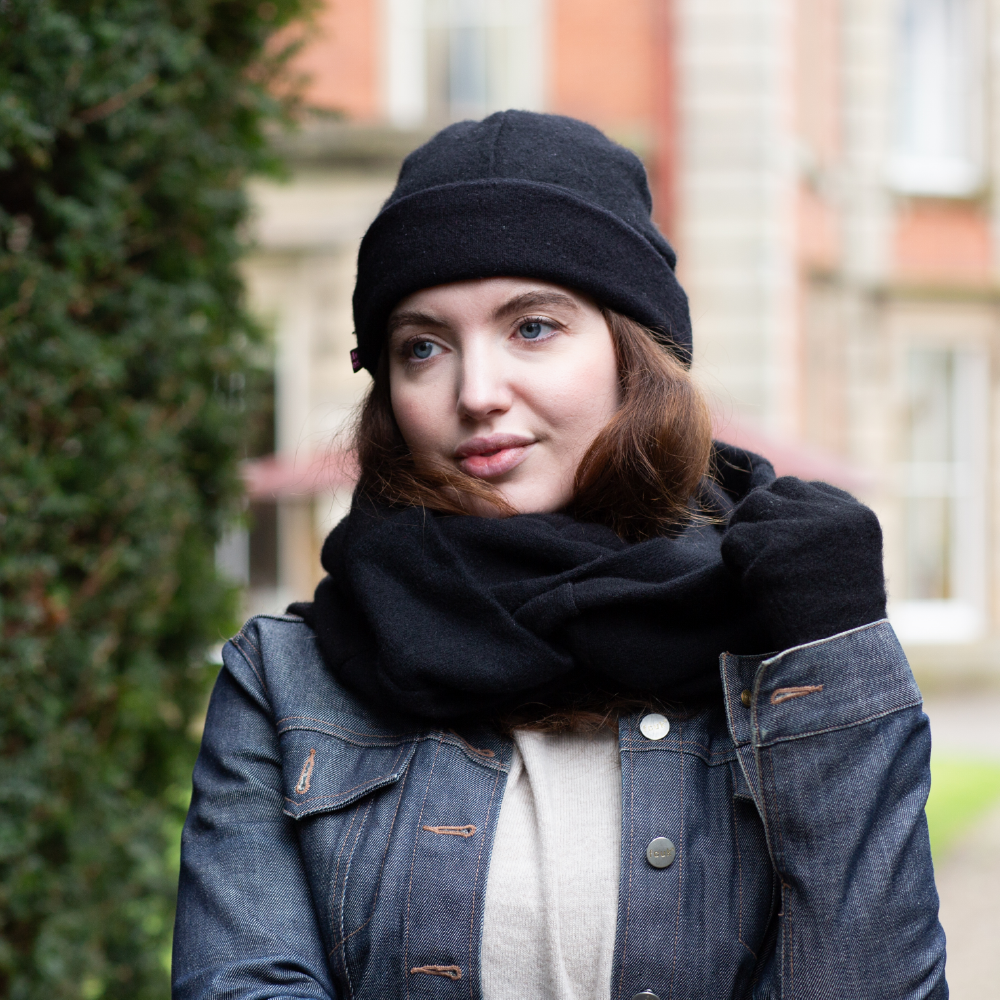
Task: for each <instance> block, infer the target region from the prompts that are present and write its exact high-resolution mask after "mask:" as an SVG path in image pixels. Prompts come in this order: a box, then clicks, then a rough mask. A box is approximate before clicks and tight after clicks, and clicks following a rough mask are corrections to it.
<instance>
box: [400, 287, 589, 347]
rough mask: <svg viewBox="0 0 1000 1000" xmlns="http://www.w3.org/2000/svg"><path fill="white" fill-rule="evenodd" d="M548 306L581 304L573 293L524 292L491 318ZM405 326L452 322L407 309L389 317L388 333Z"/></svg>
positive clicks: (573, 307) (441, 325) (576, 307)
mask: <svg viewBox="0 0 1000 1000" xmlns="http://www.w3.org/2000/svg"><path fill="white" fill-rule="evenodd" d="M546 306H549V307H552V306H555V307H561V308H563V309H571V310H573V311H574V312H579V310H580V306H579V304H578V303H577V301H576V299H574V298H573V297H572V296H571V295H567V294H566V293H565V292H542V291H537V292H524V293H523V294H521V295H515V296H514V297H513V298H512V299H508V300H507V301H506V302H504V303H503V304H502V305H499V306H497V308H496V309H494V310H493V314H492V315H491V317H490V319H491V320H493V321H494V322H497V321H499V320H502V319H506V318H507V317H508V316H512V315H514V314H516V313H520V312H525V311H527V310H531V309H542V308H545V307H546ZM405 326H423V327H436V328H437V329H439V330H447V329H448V328H450V326H451V324H450V323H449V322H448V321H447V320H444V319H442V318H441V317H440V316H435V315H434V314H433V313H426V312H420V311H419V310H416V309H406V310H404V311H403V312H399V313H394V314H393V315H392V316H390V317H389V324H388V327H389V329H388V333H389V336H390V337H391V336H392V335H393V334H394V333H395V332H396V331H397V330H400V329H402V328H403V327H405Z"/></svg>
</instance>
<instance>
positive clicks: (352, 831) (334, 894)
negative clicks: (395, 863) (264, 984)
mask: <svg viewBox="0 0 1000 1000" xmlns="http://www.w3.org/2000/svg"><path fill="white" fill-rule="evenodd" d="M417 739H418V738H417V737H416V735H414V736H410V737H402V738H391V737H373V738H372V740H371V742H370V743H362V742H360V741H355V740H354V739H351V740H348V739H345V738H343V737H340V736H335V735H332V734H330V733H327V732H323V731H321V730H316V729H298V728H296V729H286V730H284V731H283V732H281V734H280V740H281V754H282V776H283V784H284V799H285V802H284V812H285V815H287V816H290V817H291V818H292V819H293V820H295V822H296V829H297V833H298V839H299V845H300V848H301V851H302V860H303V864H304V866H305V869H306V874H307V876H308V879H309V883H310V887H311V890H312V894H313V901H314V903H315V906H316V910H317V913H318V915H319V916H320V918H321V926H322V929H323V932H324V934H325V935H326V936H327V948H328V951H330V952H331V953H337V952H339V953H340V957H341V960H343V958H344V946H345V943H346V942H348V941H351V945H352V951H353V950H354V946H355V945H361V946H362V947H365V946H366V942H367V940H368V928H369V924H370V923H371V920H372V917H373V916H374V913H375V908H376V906H377V904H378V902H379V895H380V889H381V885H382V880H383V875H384V873H385V868H386V861H387V858H388V857H389V851H390V845H391V844H392V841H393V835H394V833H396V832H397V827H396V818H397V815H398V813H399V804H400V801H401V799H402V794H403V790H404V788H405V785H406V772H407V768H408V766H409V764H410V761H411V759H412V758H413V754H414V752H415V750H416V746H417ZM352 939H353V940H352Z"/></svg>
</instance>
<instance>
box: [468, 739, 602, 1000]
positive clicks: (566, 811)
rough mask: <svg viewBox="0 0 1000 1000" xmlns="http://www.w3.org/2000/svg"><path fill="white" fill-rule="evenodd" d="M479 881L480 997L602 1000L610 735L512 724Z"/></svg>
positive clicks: (494, 999)
mask: <svg viewBox="0 0 1000 1000" xmlns="http://www.w3.org/2000/svg"><path fill="white" fill-rule="evenodd" d="M514 744H515V753H514V760H513V763H512V765H511V770H510V776H509V777H508V779H507V788H506V791H505V792H504V797H503V802H502V804H501V807H500V816H499V819H498V822H497V831H496V838H495V841H494V845H493V858H492V861H491V862H490V874H489V881H488V883H487V886H486V904H485V914H484V926H483V950H482V983H483V997H484V1000H525V998H526V997H531V998H532V1000H557V998H558V1000H607V998H608V997H609V996H610V992H611V965H612V960H613V957H614V944H615V927H616V922H617V915H618V874H619V867H620V851H621V762H620V761H619V757H618V737H617V734H616V733H614V732H613V731H611V730H602V731H601V732H600V733H598V734H596V735H589V734H587V735H583V734H563V733H561V734H551V735H550V734H545V733H537V732H530V731H525V730H518V731H515V733H514Z"/></svg>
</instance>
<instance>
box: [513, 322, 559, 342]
mask: <svg viewBox="0 0 1000 1000" xmlns="http://www.w3.org/2000/svg"><path fill="white" fill-rule="evenodd" d="M517 329H518V333H520V334H521V336H522V337H524V339H525V340H537V339H538V338H539V337H540V336H541V335H542V334H543V333H545V331H546V330H551V329H552V327H551V326H550V325H549V324H548V323H543V322H542V321H541V320H537V319H532V320H528V322H527V323H522V324H521V325H520V326H519V327H518V328H517Z"/></svg>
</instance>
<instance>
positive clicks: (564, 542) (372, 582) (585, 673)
mask: <svg viewBox="0 0 1000 1000" xmlns="http://www.w3.org/2000/svg"><path fill="white" fill-rule="evenodd" d="M715 470H716V475H715V479H716V482H717V484H718V485H717V486H716V487H714V488H713V493H714V496H715V503H716V505H717V507H718V508H721V510H722V511H723V512H724V511H726V510H728V509H731V507H732V505H733V503H734V502H736V501H739V500H740V499H742V497H743V496H745V495H746V493H747V492H749V490H750V489H751V488H753V487H755V486H762V485H766V484H768V483H770V482H772V481H773V480H774V470H773V469H772V468H771V465H770V463H769V462H767V461H766V460H765V459H762V458H760V457H759V456H756V455H752V454H750V453H749V452H744V451H740V450H738V449H735V448H732V447H730V446H727V445H717V446H716V452H715ZM721 538H722V526H721V525H720V524H715V523H692V524H691V525H689V526H688V527H686V528H684V529H683V530H682V531H680V532H679V533H676V534H675V535H673V536H672V537H666V536H664V537H657V538H653V539H649V540H647V541H643V542H636V543H631V544H630V543H627V542H624V541H622V539H621V538H619V537H618V536H617V535H616V534H615V533H614V532H613V531H612V530H611V529H610V528H607V527H604V526H603V525H598V524H588V523H582V522H579V521H576V520H574V519H573V518H572V517H569V516H568V515H565V514H520V515H517V516H514V517H508V518H483V517H470V516H461V515H457V516H456V515H440V514H435V513H432V512H430V511H427V510H425V509H423V508H403V509H399V508H397V509H385V508H380V507H378V506H376V505H374V504H372V503H371V502H370V501H368V500H366V499H364V498H359V497H356V498H355V502H354V505H353V507H352V508H351V511H350V513H349V514H348V516H347V517H345V518H344V520H343V521H341V522H340V524H339V525H337V527H336V528H335V529H334V530H333V531H332V532H331V534H330V535H329V537H328V538H327V540H326V542H325V544H324V546H323V555H322V563H323V567H324V569H325V570H326V571H327V573H328V574H329V575H328V576H327V577H325V578H324V579H323V580H322V581H321V582H320V584H319V586H318V587H317V588H316V593H315V598H314V600H313V602H312V604H295V605H292V606H291V607H290V608H289V611H290V612H292V613H295V614H300V615H302V617H303V618H305V619H306V621H307V622H308V623H309V624H310V625H311V626H312V628H313V629H314V630H315V632H316V635H317V638H318V640H319V645H320V649H321V651H322V653H323V657H324V659H325V660H326V663H327V665H328V666H329V668H330V669H331V670H332V671H333V672H334V674H335V675H336V676H337V678H338V679H339V680H340V681H341V682H342V683H343V684H345V685H346V686H347V687H348V688H349V689H351V690H353V691H355V692H357V693H359V694H360V695H362V696H363V697H365V698H366V699H367V700H369V701H370V702H371V703H373V704H374V705H379V706H384V707H386V708H389V709H392V710H394V711H396V712H399V713H402V714H405V715H411V716H416V717H419V718H421V719H426V720H430V721H434V722H446V721H454V720H458V719H460V718H463V717H469V716H474V715H487V714H495V713H498V712H503V711H505V710H509V709H512V708H515V707H516V706H518V705H521V704H525V703H528V702H534V701H540V702H542V703H544V704H546V705H551V706H553V707H557V706H560V705H566V706H568V705H571V704H573V703H574V701H577V700H579V699H580V698H582V697H586V696H587V695H588V694H591V693H593V692H606V693H611V694H615V695H620V696H636V695H641V696H647V697H649V696H653V697H658V698H661V699H663V700H665V701H668V702H671V703H691V702H697V701H702V700H704V699H705V698H708V697H710V696H712V695H713V694H714V693H716V692H717V691H718V690H719V686H720V681H719V666H718V662H719V654H720V653H722V652H724V651H727V650H729V651H735V652H751V651H755V650H756V648H757V647H758V646H759V645H760V643H761V642H762V641H763V640H762V638H761V636H760V634H759V630H758V629H757V627H756V625H755V621H756V616H755V615H754V613H753V611H752V609H751V608H750V607H749V606H748V604H747V602H746V601H745V600H744V599H743V598H742V597H741V592H740V586H739V581H738V580H737V578H736V577H735V576H734V575H733V574H732V573H731V572H730V571H729V570H728V569H727V568H726V567H725V565H724V564H723V561H722V557H721V555H720V542H721Z"/></svg>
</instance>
